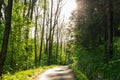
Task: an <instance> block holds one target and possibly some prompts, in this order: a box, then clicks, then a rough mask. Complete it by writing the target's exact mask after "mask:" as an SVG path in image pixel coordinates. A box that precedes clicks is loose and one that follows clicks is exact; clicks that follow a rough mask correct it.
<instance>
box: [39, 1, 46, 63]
mask: <svg viewBox="0 0 120 80" xmlns="http://www.w3.org/2000/svg"><path fill="white" fill-rule="evenodd" d="M43 14H44V17H43V24H42V36H41V43H40V55H39V63H41V56H42V46H43V39H44V28H45V17H46V16H45V15H46V0H44V13H43Z"/></svg>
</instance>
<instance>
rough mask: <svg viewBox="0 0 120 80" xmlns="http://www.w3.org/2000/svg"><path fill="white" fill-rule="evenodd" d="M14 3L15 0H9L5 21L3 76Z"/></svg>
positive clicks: (0, 56)
mask: <svg viewBox="0 0 120 80" xmlns="http://www.w3.org/2000/svg"><path fill="white" fill-rule="evenodd" d="M12 4H13V0H8V5H7V7H6V13H5V15H6V16H5V20H6V23H5V30H4V38H3V44H2V49H1V53H0V76H2V71H3V66H4V62H5V59H6V54H7V47H8V41H9V34H10V30H11V15H12Z"/></svg>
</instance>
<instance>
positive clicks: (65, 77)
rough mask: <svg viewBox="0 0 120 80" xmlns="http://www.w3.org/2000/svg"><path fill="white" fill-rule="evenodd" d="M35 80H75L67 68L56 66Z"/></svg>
mask: <svg viewBox="0 0 120 80" xmlns="http://www.w3.org/2000/svg"><path fill="white" fill-rule="evenodd" d="M36 80H76V79H75V77H74V75H73V73H72V71H71V69H69V67H68V66H58V67H55V68H52V69H49V70H47V71H45V72H44V73H42V74H40V75H38V76H37V79H36Z"/></svg>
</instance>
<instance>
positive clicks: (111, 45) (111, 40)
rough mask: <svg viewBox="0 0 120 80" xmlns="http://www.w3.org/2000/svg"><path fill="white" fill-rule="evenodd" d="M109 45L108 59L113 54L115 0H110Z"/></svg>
mask: <svg viewBox="0 0 120 80" xmlns="http://www.w3.org/2000/svg"><path fill="white" fill-rule="evenodd" d="M108 1H109V2H108V45H107V59H110V58H112V56H113V0H108Z"/></svg>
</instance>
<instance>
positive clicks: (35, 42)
mask: <svg viewBox="0 0 120 80" xmlns="http://www.w3.org/2000/svg"><path fill="white" fill-rule="evenodd" d="M37 20H38V8H37V13H36V16H35V33H34V36H35V38H34V47H35V49H34V52H35V65H37V27H38V26H37V23H38V22H37Z"/></svg>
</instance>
